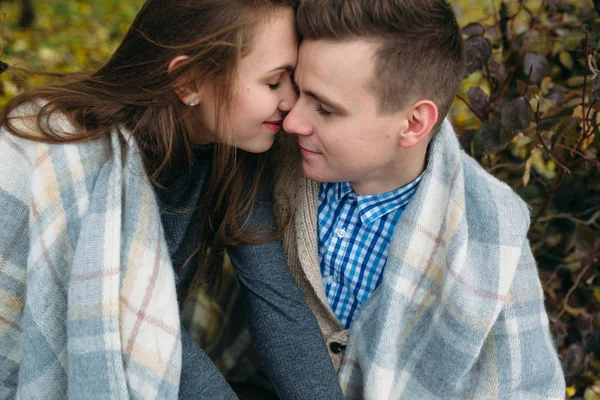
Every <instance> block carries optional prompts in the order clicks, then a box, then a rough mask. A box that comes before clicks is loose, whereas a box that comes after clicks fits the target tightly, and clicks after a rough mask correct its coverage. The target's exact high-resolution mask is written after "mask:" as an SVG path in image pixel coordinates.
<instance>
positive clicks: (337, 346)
mask: <svg viewBox="0 0 600 400" xmlns="http://www.w3.org/2000/svg"><path fill="white" fill-rule="evenodd" d="M329 350H331V352H332V353H333V354H340V353H341V352H343V351H344V350H346V346H344V345H343V344H341V343H337V342H332V343H331V344H330V345H329Z"/></svg>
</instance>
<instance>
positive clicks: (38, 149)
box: [0, 104, 120, 196]
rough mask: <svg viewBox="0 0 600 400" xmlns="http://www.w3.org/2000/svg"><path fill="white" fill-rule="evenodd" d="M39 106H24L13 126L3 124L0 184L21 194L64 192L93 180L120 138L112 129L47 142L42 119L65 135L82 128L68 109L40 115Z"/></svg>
mask: <svg viewBox="0 0 600 400" xmlns="http://www.w3.org/2000/svg"><path fill="white" fill-rule="evenodd" d="M39 107H40V106H39V104H38V105H35V104H34V105H32V104H27V105H22V106H19V107H18V108H16V109H15V110H13V111H12V112H11V114H10V115H9V118H10V122H9V124H10V126H11V129H7V127H6V126H3V127H1V128H0V168H2V170H3V172H4V173H3V174H0V188H1V189H3V190H5V191H7V192H14V193H19V194H21V196H23V194H24V193H30V194H33V192H37V193H38V194H42V193H45V194H50V193H55V194H56V195H59V194H60V193H62V192H64V191H67V192H68V191H69V190H70V189H68V188H73V187H79V186H81V187H86V186H89V185H92V184H93V183H94V182H95V181H96V179H97V177H98V176H100V174H101V172H102V170H103V168H104V166H105V165H106V164H107V163H110V162H111V161H112V160H113V159H114V157H115V153H116V151H115V149H114V142H118V141H115V140H111V137H110V135H109V134H107V135H105V136H103V137H101V138H98V139H94V140H88V141H77V142H65V143H55V142H54V143H53V142H48V137H47V136H46V135H45V134H44V132H43V129H42V128H41V127H40V124H48V126H52V128H53V129H56V131H57V132H61V134H63V135H69V134H73V135H76V134H77V132H75V130H74V127H73V125H72V124H70V122H69V121H68V119H67V118H66V116H64V115H63V114H60V113H53V114H52V115H51V116H50V117H48V118H46V120H44V118H39ZM36 112H37V113H36ZM15 131H16V132H18V134H15ZM118 156H120V154H118V155H117V157H118Z"/></svg>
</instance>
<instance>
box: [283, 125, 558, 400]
mask: <svg viewBox="0 0 600 400" xmlns="http://www.w3.org/2000/svg"><path fill="white" fill-rule="evenodd" d="M289 164H290V163H289V162H288V163H286V165H289ZM299 165H300V164H299V163H298V164H297V167H296V168H297V169H298V167H299ZM284 169H285V168H284ZM291 174H295V175H291ZM276 193H277V196H278V197H279V198H280V200H281V199H283V200H282V201H283V203H286V200H287V203H291V204H292V205H293V208H294V209H295V217H294V223H293V224H292V225H290V226H289V227H288V228H287V230H286V235H285V240H284V243H285V246H286V254H287V257H288V262H289V266H290V270H291V272H292V274H293V275H294V276H295V278H296V280H297V282H298V285H299V286H300V287H301V288H302V289H303V291H304V293H305V295H306V296H307V300H308V303H309V304H310V305H311V307H312V309H313V311H314V312H315V314H316V316H317V319H318V321H319V324H320V325H321V329H322V331H323V334H324V335H325V338H326V340H327V342H328V343H332V344H335V342H339V343H342V344H347V347H346V351H345V354H343V360H341V357H340V356H341V355H342V354H340V351H339V346H338V350H337V351H334V352H332V354H331V356H332V359H333V360H334V362H336V361H337V362H336V364H338V363H339V362H340V361H341V366H340V372H339V379H340V382H341V385H342V388H343V389H344V392H345V394H346V395H347V396H348V397H349V398H351V399H369V400H383V399H499V398H503V399H504V398H506V399H564V397H565V381H564V375H563V372H562V369H561V365H560V362H559V359H558V356H557V353H556V350H555V347H554V343H553V341H552V338H551V336H550V330H549V323H548V316H547V314H546V311H545V308H544V302H543V291H542V287H541V284H540V281H539V278H538V274H537V269H536V263H535V260H534V258H533V255H532V252H531V249H530V246H529V242H528V240H527V232H528V228H529V223H530V217H529V210H528V208H527V205H526V204H525V202H523V201H522V200H521V199H520V198H519V197H518V196H517V195H516V194H515V193H514V192H513V191H512V189H511V188H509V187H508V186H507V185H505V184H504V183H502V182H500V181H499V180H497V179H496V178H494V177H493V176H492V175H490V174H488V173H487V172H486V171H485V170H484V169H483V168H481V166H480V165H479V164H478V163H477V162H476V161H475V160H473V159H472V158H470V157H469V156H468V155H466V154H465V153H464V152H463V151H462V150H461V148H460V145H459V142H458V139H457V137H456V135H455V133H454V130H453V128H452V126H451V124H450V123H449V122H448V121H445V122H444V123H443V125H442V127H441V129H440V132H438V133H437V135H436V136H435V137H434V139H433V141H432V143H431V145H430V149H429V154H428V164H427V169H426V170H425V173H424V175H423V180H422V181H421V183H420V185H419V188H418V190H417V192H416V194H415V196H414V197H413V199H412V200H411V203H410V204H409V205H408V207H407V209H406V210H405V212H404V214H403V215H402V217H401V218H400V221H399V222H398V225H397V227H396V229H395V231H394V236H393V238H392V242H391V245H390V255H389V258H388V261H387V265H386V270H385V273H384V276H383V282H382V284H381V286H380V287H379V288H378V289H377V291H375V292H374V293H373V294H372V296H371V297H370V298H369V299H368V300H367V302H366V303H365V304H364V306H363V308H362V309H361V310H360V312H359V313H358V315H357V318H356V319H355V322H354V323H353V325H352V327H351V329H350V332H349V338H348V337H347V335H348V332H347V331H344V330H343V328H342V327H341V326H340V324H339V322H338V321H335V317H334V316H333V313H332V312H331V309H330V308H329V306H328V304H327V300H326V297H325V295H324V292H323V284H322V280H321V275H320V269H319V262H318V256H317V254H318V253H317V240H316V235H317V230H316V229H317V228H316V227H317V195H318V184H317V183H316V182H311V181H308V180H307V179H306V177H304V176H299V175H298V173H297V172H294V171H293V170H288V171H287V172H285V171H284V172H281V173H280V176H279V178H278V189H277V192H276ZM290 200H291V201H290ZM278 207H281V208H282V209H283V207H284V206H278ZM346 338H347V339H346ZM345 340H347V343H343V342H344V341H345ZM332 348H333V347H332ZM334 353H335V354H334Z"/></svg>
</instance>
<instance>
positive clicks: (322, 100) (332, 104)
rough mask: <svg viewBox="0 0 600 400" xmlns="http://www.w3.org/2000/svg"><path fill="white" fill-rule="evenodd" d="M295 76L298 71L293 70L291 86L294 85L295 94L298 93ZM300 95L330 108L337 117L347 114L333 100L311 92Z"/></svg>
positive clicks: (298, 88)
mask: <svg viewBox="0 0 600 400" xmlns="http://www.w3.org/2000/svg"><path fill="white" fill-rule="evenodd" d="M297 74H298V70H294V73H293V74H292V84H293V85H294V88H295V89H296V93H298V94H299V93H300V87H299V86H298V83H297V80H296V78H297ZM302 93H304V94H305V95H307V96H308V97H312V98H313V99H315V100H316V101H318V102H319V103H322V104H324V105H325V106H326V107H328V108H331V109H332V110H333V111H335V112H336V113H337V114H339V115H342V116H343V115H348V114H349V112H348V110H347V109H346V108H345V107H344V106H342V105H341V104H339V103H336V102H335V101H333V100H329V99H328V98H327V97H325V96H323V95H320V94H318V93H316V92H314V91H312V90H308V89H306V90H302Z"/></svg>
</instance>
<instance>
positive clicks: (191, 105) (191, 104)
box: [188, 100, 196, 107]
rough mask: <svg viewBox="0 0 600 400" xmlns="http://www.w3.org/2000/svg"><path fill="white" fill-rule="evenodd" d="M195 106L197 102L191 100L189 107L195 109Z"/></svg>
mask: <svg viewBox="0 0 600 400" xmlns="http://www.w3.org/2000/svg"><path fill="white" fill-rule="evenodd" d="M195 105H196V101H195V100H190V101H189V102H188V106H190V107H194V106H195Z"/></svg>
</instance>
